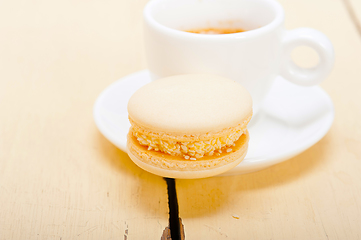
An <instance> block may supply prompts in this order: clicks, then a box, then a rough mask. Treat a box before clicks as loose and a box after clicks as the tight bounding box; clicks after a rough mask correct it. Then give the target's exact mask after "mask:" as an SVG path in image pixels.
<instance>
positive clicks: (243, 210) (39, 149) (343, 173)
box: [0, 0, 361, 240]
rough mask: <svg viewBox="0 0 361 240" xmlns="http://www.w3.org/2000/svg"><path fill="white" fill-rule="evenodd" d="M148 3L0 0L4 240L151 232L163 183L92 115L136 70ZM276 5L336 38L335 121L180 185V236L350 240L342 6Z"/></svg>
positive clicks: (358, 135)
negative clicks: (274, 160) (321, 132)
mask: <svg viewBox="0 0 361 240" xmlns="http://www.w3.org/2000/svg"><path fill="white" fill-rule="evenodd" d="M146 2H147V1H146V0H131V1H129V0H119V1H115V0H109V1H99V0H92V1H81V0H75V1H70V0H65V1H44V0H40V1H35V0H30V1H21V0H15V1H1V2H0V31H1V33H2V34H1V35H2V36H1V37H0V203H1V204H0V239H1V240H3V239H21V240H22V239H30V240H32V239H57V240H59V239H63V240H64V239H160V238H161V235H162V233H163V230H164V229H165V228H166V226H168V214H167V212H168V209H167V195H166V191H167V189H166V184H165V182H164V180H163V179H162V178H160V177H156V176H154V175H151V174H148V173H146V172H144V171H142V170H140V169H139V168H138V167H136V166H135V165H134V164H133V163H132V162H131V161H130V159H129V158H128V156H127V155H126V154H125V153H123V152H122V151H120V150H118V149H117V148H116V147H114V146H113V145H112V144H111V143H109V142H108V141H107V140H106V139H105V138H104V137H103V136H102V135H101V134H100V133H99V131H98V130H97V129H96V127H95V124H94V122H93V119H92V107H93V103H94V101H95V99H96V97H97V96H98V95H99V93H100V92H101V91H102V90H103V89H104V88H105V87H106V86H108V85H109V84H110V83H112V82H114V81H115V80H117V79H118V78H120V77H123V76H125V75H127V74H129V73H132V72H135V71H138V70H140V69H144V68H145V67H146V63H145V58H144V49H143V44H142V41H143V39H142V34H141V12H142V8H143V6H144V4H145V3H146ZM280 2H281V4H282V5H283V6H284V7H285V10H286V27H287V28H289V29H292V28H297V27H304V26H306V27H312V28H316V29H319V30H320V31H322V32H324V33H325V34H326V35H327V36H328V37H329V38H330V39H331V41H332V42H333V43H334V47H335V52H336V62H335V68H334V71H333V72H332V74H331V75H330V77H329V78H328V79H327V80H326V81H325V82H324V83H322V87H323V88H324V89H325V90H326V91H327V92H328V93H329V94H330V96H331V97H332V99H333V101H334V104H335V109H336V118H335V122H334V124H333V126H332V128H331V130H330V132H329V133H328V134H327V135H326V137H325V138H323V139H322V140H321V141H320V142H319V143H318V144H316V145H315V146H313V147H311V148H310V149H309V150H307V151H306V152H304V153H302V154H300V155H299V156H297V157H295V158H292V159H290V160H288V161H286V162H284V163H281V164H278V165H276V166H274V167H271V168H269V169H266V170H263V171H260V172H257V173H252V174H247V175H242V176H233V177H222V178H220V177H218V178H217V177H215V178H209V179H202V180H178V181H177V190H178V197H179V200H178V201H179V211H180V217H181V218H182V220H183V224H184V231H185V239H187V240H190V239H302V240H303V239H361V230H360V229H361V228H360V222H361V180H360V175H361V161H360V160H361V151H360V148H359V146H360V145H361V124H360V121H359V118H360V117H361V101H360V100H361V99H360V94H359V89H360V87H361V83H360V79H361V70H360V64H361V38H360V36H359V35H358V32H357V30H356V28H355V26H354V24H353V23H352V21H351V18H350V16H349V14H348V11H347V9H346V8H345V5H344V4H343V2H342V1H341V0H331V1H330V0H315V1H314V0H293V1H286V0H281V1H280ZM351 3H352V4H351V6H352V8H353V9H354V8H355V6H357V5H359V4H358V3H357V1H356V0H352V1H351ZM354 10H355V12H356V14H358V17H360V15H359V12H360V9H359V8H357V9H354ZM360 19H361V18H360ZM298 60H299V61H300V62H301V63H302V62H303V63H305V64H307V62H308V61H309V60H310V59H309V56H307V55H302V56H299V58H298Z"/></svg>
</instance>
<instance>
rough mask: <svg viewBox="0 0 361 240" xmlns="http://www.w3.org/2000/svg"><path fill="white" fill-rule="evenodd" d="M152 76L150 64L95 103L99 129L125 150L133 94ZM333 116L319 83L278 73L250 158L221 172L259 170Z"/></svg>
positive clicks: (253, 131)
mask: <svg viewBox="0 0 361 240" xmlns="http://www.w3.org/2000/svg"><path fill="white" fill-rule="evenodd" d="M150 81H151V78H150V76H149V72H148V71H146V70H144V71H140V72H137V73H134V74H131V75H129V76H126V77H124V78H122V79H119V80H118V81H116V82H115V83H113V84H112V85H110V86H109V87H108V88H107V89H105V90H104V91H103V92H102V93H101V94H100V96H99V97H98V99H97V100H96V103H95V105H94V119H95V122H96V125H97V126H98V128H99V130H100V132H101V133H102V134H103V135H104V136H105V137H106V138H107V139H108V140H109V141H110V142H112V143H113V144H114V145H115V146H117V147H118V148H120V149H121V150H123V151H126V141H127V138H126V135H127V133H128V130H129V127H130V123H129V121H128V113H127V104H128V100H129V98H130V97H131V95H132V94H133V93H134V92H135V91H136V90H137V89H139V88H140V87H142V86H144V85H145V84H147V83H149V82H150ZM333 118H334V109H333V104H332V101H331V99H330V97H329V96H328V95H327V94H326V93H325V91H323V90H322V89H321V88H320V87H318V86H314V87H299V86H296V85H294V84H292V83H289V82H287V81H285V80H284V79H282V78H281V77H278V78H277V79H276V81H275V82H274V84H273V86H272V88H271V90H270V92H269V93H268V95H267V96H266V101H265V104H264V105H263V107H262V109H261V110H260V112H259V114H258V115H257V116H256V118H254V119H252V120H251V122H250V124H249V128H248V129H249V132H250V136H251V139H250V142H249V149H248V153H247V156H246V158H245V159H244V160H243V161H242V162H241V163H240V164H239V165H238V166H237V167H235V168H233V169H231V170H230V171H228V172H226V173H224V174H222V175H221V176H225V175H235V174H243V173H248V172H253V171H258V170H261V169H264V168H266V167H269V166H272V165H274V164H276V163H279V162H282V161H285V160H287V159H289V158H291V157H294V156H295V155H297V154H299V153H301V152H303V151H305V150H306V149H307V148H309V147H311V146H312V145H314V144H315V143H316V142H318V141H319V140H320V139H321V138H322V137H323V136H324V135H325V134H326V133H327V131H328V130H329V128H330V127H331V124H332V122H333Z"/></svg>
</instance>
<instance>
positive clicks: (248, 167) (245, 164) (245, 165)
mask: <svg viewBox="0 0 361 240" xmlns="http://www.w3.org/2000/svg"><path fill="white" fill-rule="evenodd" d="M144 74H148V75H149V71H148V70H147V69H143V70H140V71H136V72H134V73H131V74H128V75H125V76H124V77H122V78H120V79H118V80H116V81H114V82H113V83H111V84H110V85H109V86H107V87H106V88H105V89H104V90H103V91H102V92H101V93H100V94H99V96H98V97H97V99H96V100H95V103H94V107H93V118H94V121H95V124H96V126H97V128H98V129H99V131H100V132H101V133H102V135H103V136H104V137H105V138H106V139H108V140H109V141H110V142H111V143H112V144H114V145H115V146H116V147H117V148H119V149H120V150H122V151H124V152H127V151H126V143H125V144H124V143H122V142H120V141H119V140H118V139H117V138H116V137H115V136H113V135H112V133H111V132H109V131H108V129H107V128H106V126H105V124H103V123H102V119H101V118H102V115H101V114H100V113H99V114H98V112H99V109H100V108H101V103H102V102H103V99H104V98H105V97H106V96H108V92H109V91H110V90H112V89H113V88H114V87H115V86H116V85H118V84H121V83H122V82H123V81H126V80H129V79H130V78H134V77H139V75H144ZM314 87H315V89H317V90H318V91H319V92H320V93H322V95H323V99H324V100H326V101H327V102H328V104H327V105H328V106H329V107H330V110H329V111H328V113H327V114H328V115H330V116H329V117H328V118H327V120H326V121H325V123H324V124H323V126H324V127H323V128H321V129H318V131H317V132H315V134H313V136H312V137H311V138H307V141H305V144H304V145H302V146H301V147H299V148H292V149H290V150H288V151H284V152H282V154H279V155H273V156H272V155H271V156H270V157H266V156H262V157H257V158H253V161H249V160H250V158H248V159H247V156H246V158H245V160H247V161H242V162H241V163H240V164H239V165H237V166H236V167H235V168H233V169H231V170H229V171H227V172H225V173H223V174H220V175H218V176H231V175H240V174H246V173H251V172H255V171H259V170H263V169H265V168H268V167H270V166H273V165H275V164H278V163H281V162H283V161H286V160H288V159H290V158H292V157H294V156H296V155H298V154H300V153H302V152H304V151H305V150H307V149H308V148H310V147H312V146H313V145H315V144H316V143H317V142H319V141H320V140H321V139H322V138H323V137H324V136H325V135H326V134H327V132H328V131H329V130H330V128H331V126H332V123H333V121H334V118H335V110H334V105H333V102H332V99H331V97H330V96H329V95H328V94H327V93H326V91H325V90H323V89H322V88H321V87H320V86H314ZM123 145H124V146H123Z"/></svg>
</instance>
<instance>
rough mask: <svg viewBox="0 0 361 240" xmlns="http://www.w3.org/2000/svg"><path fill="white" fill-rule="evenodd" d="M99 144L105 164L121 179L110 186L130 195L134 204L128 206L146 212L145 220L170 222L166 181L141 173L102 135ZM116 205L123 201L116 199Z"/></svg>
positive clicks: (98, 147) (125, 155)
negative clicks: (155, 219)
mask: <svg viewBox="0 0 361 240" xmlns="http://www.w3.org/2000/svg"><path fill="white" fill-rule="evenodd" d="M95 141H96V146H97V149H98V150H99V154H100V157H101V163H102V164H105V165H107V166H108V168H109V174H112V175H116V176H117V177H114V178H112V179H116V180H115V181H114V182H112V183H110V184H111V185H112V186H115V188H114V189H113V191H118V192H119V194H127V195H130V196H129V197H128V198H129V199H131V198H133V199H134V200H132V201H133V203H127V204H130V205H132V206H133V205H134V207H136V209H137V210H140V211H142V212H144V218H154V217H155V216H161V217H162V218H165V219H168V196H167V184H166V182H165V181H164V179H163V178H162V177H159V176H156V175H153V174H151V173H148V172H146V171H144V170H142V169H140V168H139V167H138V166H137V165H135V164H134V163H133V162H132V160H131V159H130V158H129V156H128V155H127V154H126V153H125V152H123V151H121V150H120V149H118V148H117V147H116V146H114V145H113V144H112V143H110V142H109V141H108V140H107V139H106V138H105V137H104V136H103V135H101V133H98V136H95ZM114 202H115V203H114V204H116V202H117V203H118V204H122V203H121V202H119V199H114ZM130 215H132V214H130ZM138 217H139V216H138Z"/></svg>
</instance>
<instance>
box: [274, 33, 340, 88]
mask: <svg viewBox="0 0 361 240" xmlns="http://www.w3.org/2000/svg"><path fill="white" fill-rule="evenodd" d="M298 46H308V47H311V48H313V49H314V50H315V51H316V52H317V54H318V56H319V63H318V65H317V66H315V67H313V68H301V67H299V66H297V65H296V64H295V63H294V62H293V60H292V58H291V52H292V50H293V49H295V48H296V47H298ZM334 59H335V57H334V50H333V46H332V43H331V41H330V40H329V39H328V38H327V37H326V35H324V34H323V33H321V32H319V31H317V30H315V29H311V28H298V29H294V30H290V31H286V33H285V35H284V36H283V62H282V64H281V71H280V73H281V76H282V77H284V78H285V79H287V80H289V81H290V82H293V83H295V84H298V85H301V86H313V85H316V84H319V83H320V82H322V81H323V80H324V79H325V78H326V77H327V76H328V75H329V73H330V72H331V70H332V67H333V63H334Z"/></svg>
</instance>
